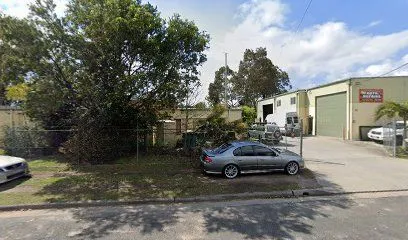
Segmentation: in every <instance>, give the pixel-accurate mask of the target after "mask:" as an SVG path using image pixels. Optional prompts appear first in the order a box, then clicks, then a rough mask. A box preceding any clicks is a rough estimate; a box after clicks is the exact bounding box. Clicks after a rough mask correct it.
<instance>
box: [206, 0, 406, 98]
mask: <svg viewBox="0 0 408 240" xmlns="http://www.w3.org/2000/svg"><path fill="white" fill-rule="evenodd" d="M289 10H290V9H289V7H288V6H287V5H285V4H283V3H282V2H281V1H278V0H263V1H262V0H252V1H249V2H247V3H245V4H243V5H241V6H240V7H239V9H238V13H237V14H236V15H237V16H239V17H240V22H239V23H238V24H237V25H236V26H235V27H234V28H233V29H231V30H230V31H228V32H227V33H226V34H225V36H224V37H223V38H220V39H219V41H218V42H216V43H213V44H212V48H211V50H210V52H209V55H208V63H207V64H206V66H205V67H204V69H203V79H205V80H207V79H211V81H212V79H213V75H214V71H215V70H216V69H217V68H218V67H220V66H222V65H223V54H222V52H225V51H226V52H228V53H229V63H230V64H229V65H230V66H231V68H233V69H235V70H237V69H238V64H239V61H240V60H241V59H242V56H243V52H244V51H245V49H247V48H252V49H254V48H257V47H266V48H267V50H268V57H269V58H270V59H271V60H272V61H273V63H274V64H276V65H278V66H279V67H281V68H282V69H284V70H285V71H287V72H288V73H289V76H290V78H291V81H292V84H293V85H294V86H295V88H304V87H308V86H311V85H315V84H320V83H324V82H330V81H335V80H339V79H341V78H344V77H350V76H360V75H370V76H374V75H375V74H377V73H379V72H381V73H383V72H382V70H385V71H386V70H387V69H392V68H393V67H395V66H397V65H396V64H398V63H399V62H400V61H399V60H392V59H393V58H394V57H395V55H396V54H397V53H401V52H406V53H408V41H407V39H408V29H407V30H404V31H400V32H395V33H391V34H384V35H373V34H366V33H363V32H359V31H356V30H352V29H350V28H349V27H348V26H347V24H346V23H344V22H340V21H336V22H334V21H330V22H325V23H321V24H317V25H314V26H310V27H307V28H305V29H303V30H302V31H299V32H298V33H297V34H296V33H295V30H294V29H289V28H287V27H285V24H286V21H287V20H286V17H285V14H286V13H287V12H288V11H289ZM378 24H380V21H376V22H373V23H372V24H371V25H372V26H374V25H378ZM286 25H287V24H286ZM282 46H284V47H282ZM387 59H388V60H387ZM387 61H388V62H387ZM384 64H385V65H384ZM401 73H405V74H406V72H404V71H400V72H396V73H395V74H401ZM207 86H208V82H205V87H204V88H205V89H204V90H205V91H206V88H207Z"/></svg>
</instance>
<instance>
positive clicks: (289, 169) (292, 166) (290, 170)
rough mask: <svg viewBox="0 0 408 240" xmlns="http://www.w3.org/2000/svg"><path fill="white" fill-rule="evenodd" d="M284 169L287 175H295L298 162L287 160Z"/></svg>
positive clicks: (297, 169)
mask: <svg viewBox="0 0 408 240" xmlns="http://www.w3.org/2000/svg"><path fill="white" fill-rule="evenodd" d="M285 171H286V173H287V174H289V175H296V174H297V173H298V172H299V164H297V162H289V163H288V164H287V165H286V167H285Z"/></svg>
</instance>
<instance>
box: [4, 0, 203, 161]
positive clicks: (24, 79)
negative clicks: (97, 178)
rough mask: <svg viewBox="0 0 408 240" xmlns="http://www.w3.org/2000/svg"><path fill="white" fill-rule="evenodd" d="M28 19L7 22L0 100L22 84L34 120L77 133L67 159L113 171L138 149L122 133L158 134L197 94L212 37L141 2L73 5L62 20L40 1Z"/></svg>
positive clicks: (98, 0) (73, 0) (77, 0)
mask: <svg viewBox="0 0 408 240" xmlns="http://www.w3.org/2000/svg"><path fill="white" fill-rule="evenodd" d="M30 11H31V14H30V17H29V18H28V19H17V18H13V17H9V16H4V15H0V23H1V26H2V27H1V29H0V37H1V44H0V49H1V51H0V55H1V56H0V61H1V62H0V68H1V69H0V77H1V78H0V80H1V84H0V93H1V94H3V95H4V93H5V88H6V87H7V86H10V85H15V86H20V85H18V84H25V85H22V86H27V88H25V87H24V89H23V90H25V89H30V91H29V92H28V94H27V95H26V96H25V95H24V96H23V97H24V98H22V100H25V98H26V101H25V104H24V105H25V110H26V112H27V113H28V115H29V116H30V117H31V118H32V119H34V120H36V121H38V122H40V123H41V126H42V127H43V128H44V129H46V130H75V131H74V134H73V135H72V136H69V138H68V139H69V140H68V141H67V142H66V143H65V144H64V148H65V150H66V151H65V153H66V154H67V155H68V156H69V159H73V160H74V161H81V162H89V163H106V162H109V161H113V160H114V159H116V158H117V157H119V156H121V155H122V153H121V152H118V151H117V149H123V148H121V147H122V146H123V144H124V143H126V142H131V141H133V135H131V134H121V136H117V134H118V131H120V130H121V129H134V128H141V129H149V128H152V127H153V126H154V124H155V123H156V122H157V120H158V119H159V118H160V114H159V110H163V109H168V108H174V107H176V106H178V104H180V103H181V102H183V101H184V100H185V98H186V97H187V96H188V95H189V92H190V91H191V89H193V88H194V87H195V86H197V85H198V84H199V78H198V76H199V72H198V67H199V66H200V65H202V64H203V63H204V62H205V61H206V55H205V54H204V51H205V50H206V49H207V48H208V43H209V36H208V35H207V33H205V32H203V31H200V30H199V29H198V28H197V26H196V25H195V24H194V23H193V22H191V21H188V20H185V19H182V18H181V16H180V15H177V14H176V15H174V16H173V17H171V18H169V19H164V18H162V17H161V16H160V12H159V11H158V10H157V8H155V7H154V6H152V5H150V4H145V3H142V2H141V1H140V0H136V1H135V0H86V1H84V0H70V1H69V2H68V3H67V12H66V13H65V14H64V15H63V16H59V15H57V14H56V13H55V4H54V3H53V1H52V0H39V1H36V2H35V3H34V4H32V5H31V6H30ZM10 90H13V91H14V90H18V91H14V92H15V93H18V94H17V95H19V96H18V97H21V96H22V94H20V93H23V91H20V90H21V88H17V89H16V87H14V88H13V87H9V91H10ZM10 93H11V91H10ZM0 98H1V96H0ZM133 149H134V148H132V147H129V148H128V150H129V151H130V152H129V153H132V151H133Z"/></svg>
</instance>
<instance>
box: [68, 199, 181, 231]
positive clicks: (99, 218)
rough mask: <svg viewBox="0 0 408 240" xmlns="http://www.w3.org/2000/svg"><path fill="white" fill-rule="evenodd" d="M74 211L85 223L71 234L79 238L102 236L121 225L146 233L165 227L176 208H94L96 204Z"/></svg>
mask: <svg viewBox="0 0 408 240" xmlns="http://www.w3.org/2000/svg"><path fill="white" fill-rule="evenodd" d="M118 209H120V210H119V211H118ZM73 215H74V218H75V219H77V220H78V221H80V222H83V223H84V225H83V226H84V227H83V229H82V230H81V231H79V232H77V234H76V235H75V236H74V237H76V238H80V239H96V238H101V237H104V236H108V235H110V234H112V233H113V234H114V232H115V231H117V230H119V229H122V228H128V229H131V230H132V231H135V230H136V231H138V232H140V233H141V234H142V235H148V234H151V233H152V232H154V231H159V232H160V231H164V229H165V227H166V226H171V225H174V224H176V223H177V220H178V216H177V209H176V208H174V207H172V206H167V207H166V208H162V207H158V206H143V207H119V208H104V209H102V208H97V211H96V209H95V208H81V209H76V210H74V213H73Z"/></svg>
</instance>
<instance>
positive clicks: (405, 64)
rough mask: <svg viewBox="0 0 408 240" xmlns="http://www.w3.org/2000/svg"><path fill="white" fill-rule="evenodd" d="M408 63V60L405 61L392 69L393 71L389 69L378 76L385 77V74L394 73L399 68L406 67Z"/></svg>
mask: <svg viewBox="0 0 408 240" xmlns="http://www.w3.org/2000/svg"><path fill="white" fill-rule="evenodd" d="M407 65H408V62H407V63H404V64H402V65H400V66H398V67H396V68H394V69H392V70H391V71H388V72H386V73H383V74H381V75H379V76H378V77H384V76H385V75H388V74H390V73H392V72H395V71H397V70H398V69H401V68H403V67H405V66H407Z"/></svg>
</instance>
